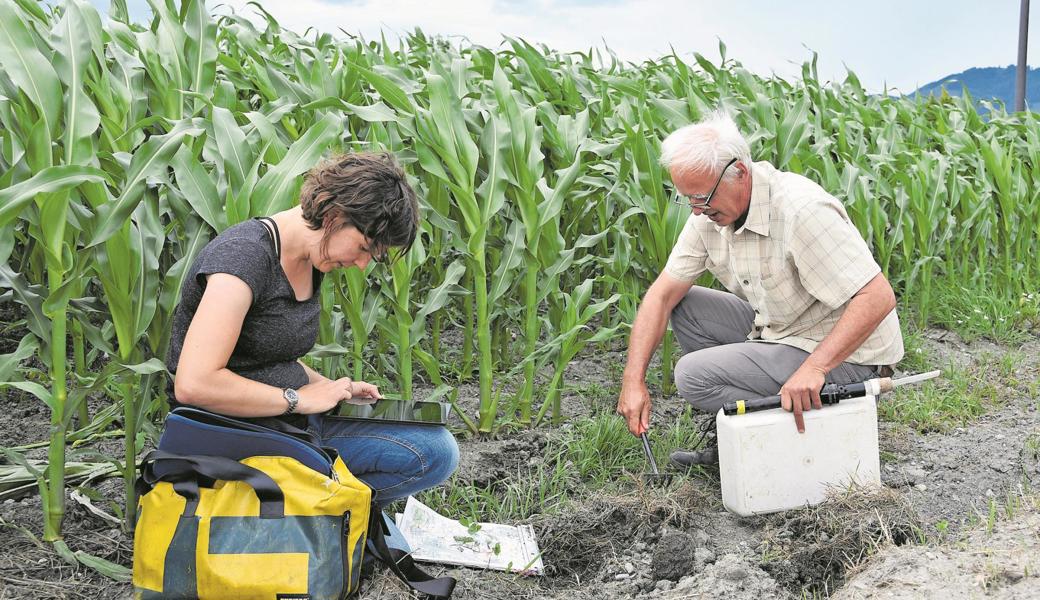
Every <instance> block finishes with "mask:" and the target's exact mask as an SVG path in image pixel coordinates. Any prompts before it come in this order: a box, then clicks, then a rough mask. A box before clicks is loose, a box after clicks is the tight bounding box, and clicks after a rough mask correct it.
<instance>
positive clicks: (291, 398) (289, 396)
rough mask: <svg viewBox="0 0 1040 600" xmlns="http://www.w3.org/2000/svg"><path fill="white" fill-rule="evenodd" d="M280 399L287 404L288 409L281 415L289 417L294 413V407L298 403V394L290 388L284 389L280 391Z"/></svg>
mask: <svg viewBox="0 0 1040 600" xmlns="http://www.w3.org/2000/svg"><path fill="white" fill-rule="evenodd" d="M282 398H285V401H286V402H288V403H289V408H286V409H285V412H284V413H282V414H284V415H291V414H293V413H294V412H296V405H297V404H299V403H300V394H299V393H297V392H296V390H294V389H292V388H285V389H284V390H282Z"/></svg>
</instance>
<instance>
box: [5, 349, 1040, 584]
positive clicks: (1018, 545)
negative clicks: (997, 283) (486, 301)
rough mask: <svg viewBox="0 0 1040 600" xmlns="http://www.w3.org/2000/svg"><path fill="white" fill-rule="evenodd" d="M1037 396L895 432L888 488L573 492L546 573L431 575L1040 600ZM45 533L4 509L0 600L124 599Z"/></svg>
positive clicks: (602, 358) (590, 405)
mask: <svg viewBox="0 0 1040 600" xmlns="http://www.w3.org/2000/svg"><path fill="white" fill-rule="evenodd" d="M924 343H925V347H926V349H927V350H928V351H929V352H930V353H932V355H933V356H935V357H937V359H938V361H937V362H939V363H940V364H943V363H945V362H947V361H953V362H956V363H957V364H961V365H964V366H967V367H969V368H978V365H980V364H987V363H986V361H988V364H992V359H993V357H999V356H1001V355H1002V354H1003V353H1005V352H1007V351H1015V352H1018V353H1021V356H1022V357H1023V358H1022V360H1021V361H1020V362H1019V363H1018V365H1017V367H1016V370H1015V373H1014V374H1013V376H1014V379H1015V380H1016V381H1020V382H1034V381H1037V379H1038V377H1040V373H1038V357H1040V352H1038V350H1040V342H1037V341H1036V340H1033V341H1031V342H1029V343H1027V344H1025V345H1024V346H1022V347H1016V348H1008V347H1002V346H999V345H995V344H992V343H988V342H984V341H980V342H973V343H971V344H965V343H963V342H961V341H960V340H959V339H958V338H957V337H956V336H955V335H953V334H951V333H948V332H942V331H928V332H926V335H925V340H924ZM623 359H624V355H623V353H622V352H621V351H620V349H618V350H615V351H610V352H603V351H601V350H596V351H593V350H590V351H588V352H586V354H585V355H584V357H583V358H582V359H581V360H578V361H575V362H574V363H572V365H571V366H570V367H569V369H568V373H567V383H568V385H570V386H572V387H573V388H575V391H572V392H570V393H568V394H566V395H565V397H564V411H565V413H566V414H567V416H568V417H581V416H584V415H587V414H589V413H590V412H592V411H594V410H597V409H602V408H603V406H600V405H601V404H604V403H612V402H613V401H614V399H613V398H612V397H611V394H612V393H613V392H612V391H611V390H613V389H615V388H616V386H617V383H618V382H617V381H616V378H617V373H618V369H617V366H618V365H620V364H621V361H623ZM994 378H996V375H994ZM590 388H592V389H600V390H602V391H603V393H601V394H599V395H598V397H595V398H591V399H590V395H589V394H587V393H579V390H588V389H590ZM1035 389H1036V387H1035V386H1032V387H1030V386H1027V385H1019V386H1006V385H1004V386H1001V387H1000V388H999V391H1000V398H1001V402H999V403H997V404H996V405H994V406H990V407H989V408H988V409H987V412H986V414H984V415H983V416H982V417H980V418H979V419H977V420H975V421H973V422H972V423H970V424H968V425H966V426H964V427H961V428H955V429H953V430H951V431H947V432H942V433H938V432H937V433H927V434H921V433H918V432H916V431H913V430H911V429H909V428H907V427H905V426H902V425H896V424H892V423H889V422H883V423H882V426H881V432H880V445H881V451H882V479H883V483H884V484H885V487H884V488H883V489H881V490H876V491H873V492H869V493H868V492H863V493H860V494H853V495H849V496H847V497H843V498H835V499H833V500H831V501H828V502H827V503H825V504H824V505H821V506H819V507H815V508H813V509H807V510H800V511H791V512H788V513H784V514H779V515H770V516H759V517H752V518H741V517H737V516H735V515H732V514H730V513H728V512H727V511H725V510H724V509H723V507H722V506H721V500H720V489H719V482H718V475H717V472H716V473H711V472H709V473H708V474H707V475H697V476H682V477H678V478H677V479H676V480H674V481H673V482H672V483H671V484H670V485H669V486H668V487H667V488H663V489H658V488H648V487H641V486H639V485H636V484H635V482H633V484H632V485H631V486H630V487H628V488H625V487H622V489H623V490H624V493H619V494H612V495H607V494H603V493H599V494H585V495H580V494H579V495H578V497H577V498H576V501H575V502H574V503H573V506H572V507H570V508H568V509H567V510H566V511H565V512H564V513H563V514H557V515H533V516H531V517H530V518H529V519H528V520H527V522H529V523H531V524H532V525H533V526H534V527H535V531H536V533H537V534H538V538H539V544H540V546H541V548H542V549H543V550H544V553H545V554H544V556H543V559H544V561H545V564H546V566H547V571H548V572H547V574H546V575H545V576H544V577H531V578H523V577H518V576H515V575H509V574H503V573H497V572H487V571H480V570H475V569H463V568H459V569H446V568H442V567H438V566H436V565H431V566H430V571H431V572H432V573H433V574H451V575H453V576H455V577H457V578H458V579H459V584H458V587H457V590H456V595H455V597H456V598H459V599H463V600H469V599H483V598H532V599H534V598H539V599H560V600H562V599H567V600H580V599H584V598H590V599H592V598H595V599H597V600H602V599H604V598H663V599H669V600H677V599H679V598H721V599H738V600H752V599H754V600H760V599H762V598H789V597H793V598H801V597H806V596H807V597H814V596H815V597H834V598H843V599H851V598H856V599H859V598H871V599H875V598H982V597H985V598H1036V597H1040V578H1038V577H1037V574H1038V573H1040V565H1038V564H1037V563H1038V561H1040V559H1038V558H1037V557H1038V556H1040V553H1038V549H1040V548H1038V546H1040V510H1038V509H1037V503H1036V501H1035V499H1036V498H1037V496H1036V495H1035V492H1034V491H1033V490H1032V489H1031V488H1030V487H1029V484H1030V483H1031V482H1034V481H1036V480H1037V478H1038V477H1040V459H1038V457H1037V453H1036V451H1035V450H1034V448H1035V445H1030V444H1029V443H1027V440H1030V439H1032V440H1035V439H1038V437H1040V417H1038V410H1037V405H1038V401H1040V399H1038V398H1037V397H1035V396H1034V395H1032V393H1031V392H1029V391H1028V390H1035ZM5 395H6V397H5V407H4V410H3V411H0V446H10V445H14V444H20V443H26V442H31V441H38V440H43V439H44V438H45V437H46V431H47V427H48V425H47V415H46V411H45V410H44V409H43V408H42V404H41V403H39V401H37V400H35V399H33V398H31V397H29V396H25V395H21V394H16V393H6V394H5ZM475 398H476V390H475V388H469V387H466V388H464V389H463V390H462V392H461V395H460V400H461V402H462V403H463V405H464V406H466V405H472V404H473V403H474V402H475ZM597 403H598V404H597ZM683 408H684V407H683V404H682V401H681V399H679V398H678V397H664V398H658V399H657V400H656V401H655V407H654V419H655V421H657V422H660V423H664V422H667V420H668V419H673V418H675V417H676V415H678V414H679V413H680V412H681V411H682V410H683ZM560 434H561V432H560V431H559V430H552V429H547V428H543V429H540V430H535V431H521V432H515V433H508V434H502V435H499V436H498V437H496V438H495V439H490V440H487V439H476V440H464V439H461V438H460V443H461V448H462V464H461V466H460V469H459V471H458V472H457V473H456V475H455V476H454V481H455V483H458V484H464V483H480V484H485V485H486V484H488V483H491V482H494V481H497V480H500V479H502V478H504V477H507V476H510V475H515V474H516V473H517V472H518V471H520V472H523V471H524V470H525V469H531V468H532V466H533V465H534V464H536V463H537V461H538V460H539V457H540V456H542V450H543V449H544V448H545V447H546V446H547V445H549V444H551V443H552V441H553V439H554V436H558V435H560ZM111 443H112V444H114V446H113V447H111V448H106V451H109V452H112V453H116V451H117V450H116V449H117V448H118V442H114V441H113V442H111ZM106 445H107V443H106ZM38 452H42V451H38ZM96 487H97V488H98V490H99V491H100V492H101V494H102V495H103V496H104V497H106V498H109V499H111V500H113V501H115V500H117V499H118V498H119V496H120V493H121V481H120V480H117V479H110V480H107V481H104V482H101V483H100V484H96ZM1016 499H1019V500H1016ZM991 501H992V502H991ZM102 504H103V503H102ZM991 505H992V506H995V507H996V509H994V511H995V513H996V514H995V516H994V515H993V514H991ZM40 520H41V517H40V508H39V499H38V498H37V497H36V496H30V497H26V498H22V499H19V500H8V501H6V502H4V503H0V530H2V532H3V533H2V536H3V539H4V544H3V548H2V549H0V599H6V598H91V599H96V598H125V597H129V596H130V586H129V584H127V583H116V582H112V581H110V580H107V579H105V578H103V577H101V576H100V575H98V574H96V573H94V572H93V571H90V570H88V569H85V568H82V567H79V568H76V567H73V566H70V565H67V564H65V563H64V562H63V561H62V560H61V559H60V558H59V557H58V556H57V555H56V554H55V553H54V552H53V550H51V549H50V548H49V547H48V546H46V545H43V544H40V543H38V542H36V541H35V539H34V537H33V535H36V536H38V535H39V534H40V532H41V524H40ZM65 532H66V536H67V540H68V544H69V546H70V547H71V548H72V549H73V550H84V551H87V552H90V553H93V554H95V555H98V556H101V557H103V558H107V559H109V560H112V561H115V562H118V563H121V564H124V565H128V566H129V564H130V562H131V556H132V548H131V541H130V540H129V539H128V538H127V536H126V535H125V534H124V533H122V532H121V531H120V530H119V528H118V527H117V526H115V525H113V524H112V523H110V522H108V521H106V520H104V519H102V518H100V517H98V516H96V515H94V514H92V513H91V512H89V511H88V510H86V508H84V507H83V506H81V505H80V504H78V503H77V502H75V501H73V500H70V501H69V503H68V517H67V518H66V520H65ZM30 533H31V534H33V535H29V534H30ZM923 540H927V541H926V542H925V543H922V541H923ZM360 597H361V598H363V599H364V600H384V599H396V598H407V597H409V594H408V593H407V592H406V590H405V589H404V588H403V586H402V585H401V584H400V583H398V582H397V581H396V580H395V579H394V578H393V577H392V576H390V575H387V574H386V573H385V572H377V573H376V574H375V575H374V576H373V577H372V579H371V580H370V581H368V582H366V584H365V586H364V588H363V591H362V594H361V596H360Z"/></svg>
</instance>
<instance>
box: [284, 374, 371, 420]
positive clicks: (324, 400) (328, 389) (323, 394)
mask: <svg viewBox="0 0 1040 600" xmlns="http://www.w3.org/2000/svg"><path fill="white" fill-rule="evenodd" d="M355 385H356V384H355V383H354V382H353V381H351V380H350V378H349V377H342V378H340V379H325V380H324V381H316V382H314V383H308V384H307V385H305V386H303V387H301V388H300V389H299V390H297V392H298V393H299V394H300V404H299V405H298V406H297V407H296V412H298V413H300V414H304V415H310V414H314V413H322V412H325V411H327V410H331V409H333V408H336V405H337V404H339V403H340V402H342V401H344V400H350V399H351V397H352V396H353V395H354V386H355Z"/></svg>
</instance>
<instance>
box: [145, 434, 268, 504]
mask: <svg viewBox="0 0 1040 600" xmlns="http://www.w3.org/2000/svg"><path fill="white" fill-rule="evenodd" d="M158 463H163V467H164V469H163V474H162V476H161V477H160V476H158V475H156V474H155V465H156V464H158ZM200 475H201V476H202V477H205V478H208V479H212V480H217V479H222V480H224V481H242V482H245V483H247V484H249V487H251V488H253V491H254V492H256V497H257V498H258V499H259V500H260V518H262V519H280V518H282V517H284V516H285V496H284V495H283V494H282V489H281V488H280V487H278V484H277V483H276V482H275V480H273V479H271V477H270V476H268V475H267V473H264V472H263V471H261V470H259V469H254V468H253V467H250V466H248V465H244V464H242V463H240V462H238V461H237V460H232V459H230V458H224V457H223V456H201V455H185V454H173V453H171V452H163V451H162V450H153V451H152V452H149V453H148V454H147V455H146V456H145V457H144V460H142V461H141V478H140V481H141V482H142V483H143V484H144V485H145V486H147V487H149V488H151V487H154V486H155V484H156V483H158V482H159V481H169V482H172V483H173V488H174V490H175V491H176V492H177V493H178V494H180V495H182V496H184V498H185V500H187V503H188V504H187V506H185V513H186V514H187V512H188V508H189V507H192V506H194V505H197V504H198V476H200ZM185 481H191V482H192V483H191V484H189V483H184V482H185ZM191 512H192V514H194V510H192V511H191Z"/></svg>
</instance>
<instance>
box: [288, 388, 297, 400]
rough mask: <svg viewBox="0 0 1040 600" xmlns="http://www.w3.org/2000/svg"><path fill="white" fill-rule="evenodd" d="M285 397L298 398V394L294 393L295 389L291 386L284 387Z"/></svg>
mask: <svg viewBox="0 0 1040 600" xmlns="http://www.w3.org/2000/svg"><path fill="white" fill-rule="evenodd" d="M285 397H286V398H287V399H289V400H299V399H300V395H299V394H297V393H296V390H294V389H292V388H286V389H285Z"/></svg>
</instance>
